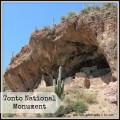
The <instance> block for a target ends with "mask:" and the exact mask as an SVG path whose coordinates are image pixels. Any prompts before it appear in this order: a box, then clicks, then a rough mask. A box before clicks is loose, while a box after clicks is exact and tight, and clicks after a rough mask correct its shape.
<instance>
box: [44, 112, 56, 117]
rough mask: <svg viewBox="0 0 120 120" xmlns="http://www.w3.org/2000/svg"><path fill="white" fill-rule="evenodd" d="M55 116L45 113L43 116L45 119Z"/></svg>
mask: <svg viewBox="0 0 120 120" xmlns="http://www.w3.org/2000/svg"><path fill="white" fill-rule="evenodd" d="M53 116H54V114H52V113H44V114H43V117H53Z"/></svg>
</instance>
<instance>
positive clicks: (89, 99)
mask: <svg viewBox="0 0 120 120" xmlns="http://www.w3.org/2000/svg"><path fill="white" fill-rule="evenodd" d="M83 99H84V100H85V101H86V102H87V103H89V104H92V103H95V102H96V101H97V95H96V94H94V93H84V95H83Z"/></svg>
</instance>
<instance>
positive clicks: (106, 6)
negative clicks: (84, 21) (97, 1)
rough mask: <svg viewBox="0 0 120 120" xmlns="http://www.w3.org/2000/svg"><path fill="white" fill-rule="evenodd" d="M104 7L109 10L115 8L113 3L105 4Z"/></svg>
mask: <svg viewBox="0 0 120 120" xmlns="http://www.w3.org/2000/svg"><path fill="white" fill-rule="evenodd" d="M103 7H105V8H109V7H115V5H114V4H113V3H104V5H103Z"/></svg>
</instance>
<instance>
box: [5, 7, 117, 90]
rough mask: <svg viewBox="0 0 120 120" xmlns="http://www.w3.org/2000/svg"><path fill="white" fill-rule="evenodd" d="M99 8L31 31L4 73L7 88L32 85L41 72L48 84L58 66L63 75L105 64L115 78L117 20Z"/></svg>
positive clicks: (32, 87) (13, 88)
mask: <svg viewBox="0 0 120 120" xmlns="http://www.w3.org/2000/svg"><path fill="white" fill-rule="evenodd" d="M110 10H111V12H113V13H114V12H115V11H114V9H110ZM102 12H104V9H101V10H100V11H99V12H97V13H96V14H91V12H88V13H82V14H80V15H77V16H72V17H70V18H69V19H66V20H65V21H64V22H62V23H61V24H58V25H57V26H54V27H53V28H52V29H50V30H47V31H45V30H40V31H35V32H33V33H32V35H31V38H30V42H29V45H27V46H24V47H23V48H22V50H21V51H20V53H19V54H17V55H16V57H15V59H14V61H13V62H12V63H11V64H10V65H9V67H8V68H7V69H6V72H5V74H4V77H5V80H6V82H7V84H8V85H9V87H10V88H11V90H12V91H29V90H32V89H35V88H37V87H38V85H39V84H40V82H41V78H42V75H44V77H45V82H46V84H47V85H52V77H53V76H54V77H55V78H57V74H58V73H57V72H58V71H57V70H58V67H59V66H62V67H63V78H66V77H68V76H74V74H75V73H76V72H77V71H80V69H81V68H83V67H86V66H94V65H96V66H97V67H102V66H103V67H104V66H109V67H110V70H111V73H112V78H111V80H112V81H116V80H117V22H116V21H114V19H113V18H112V17H109V15H108V16H107V17H105V16H104V15H103V14H102ZM100 63H104V65H102V64H100Z"/></svg>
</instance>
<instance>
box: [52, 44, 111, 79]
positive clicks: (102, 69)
mask: <svg viewBox="0 0 120 120" xmlns="http://www.w3.org/2000/svg"><path fill="white" fill-rule="evenodd" d="M76 45H77V47H76V48H77V53H75V52H74V51H71V54H68V58H69V59H67V60H66V61H67V62H66V64H65V65H64V66H63V72H62V79H64V80H65V79H67V78H70V79H74V78H75V75H76V73H79V72H83V73H85V74H86V77H87V78H88V79H89V78H90V77H91V76H92V77H93V78H97V77H102V76H104V75H106V74H110V76H111V70H110V67H109V64H108V62H107V60H106V58H105V57H104V55H103V54H102V53H101V52H100V51H99V50H98V48H97V47H96V46H90V49H89V51H88V50H87V51H86V48H85V45H84V49H83V47H81V46H79V45H78V43H77V44H76ZM81 49H82V50H81ZM81 51H82V52H81ZM59 66H60V65H54V67H53V68H54V69H55V71H54V73H55V74H54V75H53V78H55V79H57V77H58V68H59Z"/></svg>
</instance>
